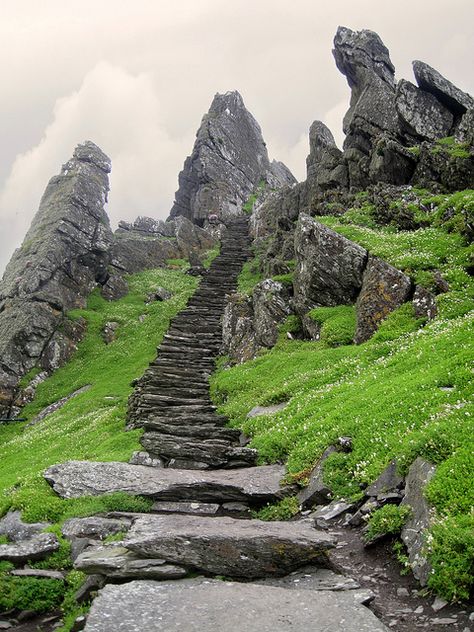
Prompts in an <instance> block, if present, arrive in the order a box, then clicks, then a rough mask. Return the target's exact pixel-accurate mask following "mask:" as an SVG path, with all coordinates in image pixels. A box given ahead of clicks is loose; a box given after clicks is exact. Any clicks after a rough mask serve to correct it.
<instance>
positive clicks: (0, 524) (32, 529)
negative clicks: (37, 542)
mask: <svg viewBox="0 0 474 632" xmlns="http://www.w3.org/2000/svg"><path fill="white" fill-rule="evenodd" d="M49 526H50V525H49V523H48V522H34V523H33V522H31V523H27V522H23V521H22V519H21V511H9V512H8V513H7V514H5V515H4V516H3V518H0V536H2V535H3V536H6V537H7V538H8V540H9V541H10V542H19V541H21V540H27V539H28V538H31V537H32V536H34V535H36V534H38V533H41V531H43V530H44V529H46V527H49Z"/></svg>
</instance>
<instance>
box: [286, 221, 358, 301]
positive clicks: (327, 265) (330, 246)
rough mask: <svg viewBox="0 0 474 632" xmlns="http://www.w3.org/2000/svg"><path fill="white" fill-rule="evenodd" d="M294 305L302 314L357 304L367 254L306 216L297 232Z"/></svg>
mask: <svg viewBox="0 0 474 632" xmlns="http://www.w3.org/2000/svg"><path fill="white" fill-rule="evenodd" d="M295 253H296V269H295V273H294V278H293V285H294V293H295V295H294V303H295V305H296V306H297V309H298V311H301V312H306V311H308V309H311V308H312V307H316V306H328V307H331V306H334V305H341V304H351V303H354V302H355V300H356V298H357V294H358V293H359V290H360V288H361V287H362V275H363V272H364V268H365V264H366V261H367V251H366V250H365V249H364V248H361V246H359V245H357V244H355V243H353V242H352V241H349V239H346V238H345V237H343V236H342V235H338V234H337V233H336V232H334V231H333V230H331V229H330V228H328V227H327V226H324V225H323V224H320V223H319V222H316V221H315V220H314V219H312V218H311V217H309V216H308V215H305V214H302V215H300V218H299V220H298V224H297V227H296V232H295Z"/></svg>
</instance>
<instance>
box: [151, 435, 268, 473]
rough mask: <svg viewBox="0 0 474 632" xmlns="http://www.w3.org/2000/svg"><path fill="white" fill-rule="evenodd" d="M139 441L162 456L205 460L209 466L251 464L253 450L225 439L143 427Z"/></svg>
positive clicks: (255, 454) (253, 456)
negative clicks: (186, 435)
mask: <svg viewBox="0 0 474 632" xmlns="http://www.w3.org/2000/svg"><path fill="white" fill-rule="evenodd" d="M140 443H141V445H142V446H143V447H144V448H145V450H147V451H149V452H153V454H157V455H158V456H160V457H162V458H165V459H173V458H176V459H186V460H192V461H199V462H200V463H206V464H207V465H209V466H210V467H214V468H222V467H224V468H225V467H248V466H251V465H255V463H256V461H257V456H258V454H257V451H256V450H253V449H251V448H244V447H240V446H238V447H234V446H232V445H231V443H230V441H228V440H225V439H216V438H212V439H198V438H197V437H183V436H176V435H167V434H163V433H161V432H156V431H147V432H145V433H144V434H143V435H142V436H141V437H140Z"/></svg>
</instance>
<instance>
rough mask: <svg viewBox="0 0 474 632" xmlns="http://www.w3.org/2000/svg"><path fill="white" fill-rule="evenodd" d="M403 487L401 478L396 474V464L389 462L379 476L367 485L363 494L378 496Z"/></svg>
mask: <svg viewBox="0 0 474 632" xmlns="http://www.w3.org/2000/svg"><path fill="white" fill-rule="evenodd" d="M402 485H403V478H402V477H401V476H400V475H399V474H398V472H397V462H396V461H395V460H394V461H391V462H390V463H389V464H388V465H387V467H386V468H385V469H384V470H383V472H382V473H381V474H380V476H378V477H377V479H376V480H375V481H374V482H373V483H372V484H371V485H369V486H368V487H367V488H366V489H365V490H364V493H365V495H366V496H375V497H377V496H379V495H380V494H386V493H387V492H391V491H393V490H398V489H400V488H401V487H402Z"/></svg>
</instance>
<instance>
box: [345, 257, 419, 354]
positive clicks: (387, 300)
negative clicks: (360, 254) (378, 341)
mask: <svg viewBox="0 0 474 632" xmlns="http://www.w3.org/2000/svg"><path fill="white" fill-rule="evenodd" d="M411 288H412V284H411V281H410V279H409V278H408V277H407V276H406V275H405V274H403V272H400V270H397V269H396V268H394V267H393V266H391V265H390V264H389V263H386V262H385V261H382V259H379V258H378V257H374V256H372V255H369V260H368V263H367V267H366V270H365V272H364V279H363V284H362V289H361V292H360V294H359V297H358V299H357V327H356V333H355V337H354V341H355V342H356V343H357V344H360V343H361V342H365V341H366V340H368V339H369V338H370V337H371V336H372V335H373V334H374V333H375V332H376V331H377V329H378V327H379V325H380V323H381V322H382V321H383V320H384V319H385V318H386V317H387V316H388V315H389V314H390V313H391V312H393V311H394V310H395V309H397V307H400V306H401V305H403V303H405V302H406V301H407V300H408V298H409V296H410V292H411Z"/></svg>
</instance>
